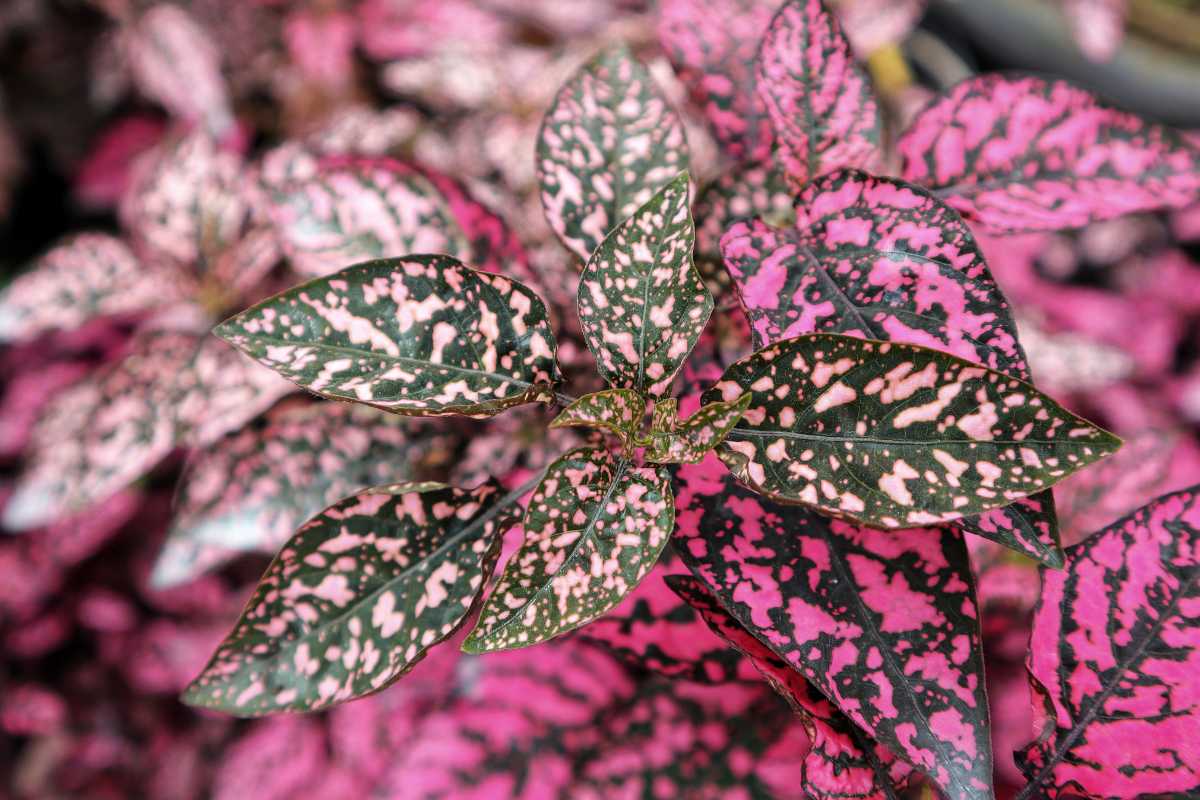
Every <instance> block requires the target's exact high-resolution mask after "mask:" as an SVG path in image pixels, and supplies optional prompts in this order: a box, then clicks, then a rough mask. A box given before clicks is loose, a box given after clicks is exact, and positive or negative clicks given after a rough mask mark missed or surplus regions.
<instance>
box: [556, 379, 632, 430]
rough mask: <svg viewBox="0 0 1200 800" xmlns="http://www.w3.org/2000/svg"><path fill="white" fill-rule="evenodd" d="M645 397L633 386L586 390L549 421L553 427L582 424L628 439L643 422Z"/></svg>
mask: <svg viewBox="0 0 1200 800" xmlns="http://www.w3.org/2000/svg"><path fill="white" fill-rule="evenodd" d="M645 415H646V400H645V398H644V397H642V396H641V395H640V394H638V393H637V392H635V391H634V390H632V389H605V390H604V391H600V392H593V393H592V394H585V395H584V396H583V397H581V398H579V399H578V400H576V401H575V402H573V403H571V405H569V406H567V407H566V408H564V409H563V410H562V413H561V414H559V415H558V416H557V417H555V418H554V421H553V422H551V423H550V427H551V428H564V427H568V426H582V427H585V428H599V429H601V430H606V431H608V432H609V433H612V434H614V435H615V436H619V437H621V440H622V441H624V442H626V443H628V442H629V441H630V439H631V437H633V436H634V435H635V434H636V433H637V432H638V429H639V428H641V426H642V419H643V417H645Z"/></svg>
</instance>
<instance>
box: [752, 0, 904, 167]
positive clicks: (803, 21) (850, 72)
mask: <svg viewBox="0 0 1200 800" xmlns="http://www.w3.org/2000/svg"><path fill="white" fill-rule="evenodd" d="M757 89H758V94H759V97H761V98H762V100H763V103H764V104H765V105H766V107H767V111H768V112H769V113H770V115H771V121H772V122H773V123H774V125H775V135H776V139H777V141H778V144H779V148H780V157H781V158H782V159H783V164H784V166H785V168H786V170H787V173H788V175H789V176H790V177H791V179H792V180H793V181H795V182H796V183H797V184H798V185H803V184H805V183H807V182H808V181H810V180H812V179H813V178H815V177H817V176H818V175H820V174H821V173H823V172H828V171H829V170H832V169H837V168H838V167H865V166H867V165H868V164H870V163H871V162H872V161H873V160H874V159H875V158H877V157H878V153H879V140H880V132H881V128H882V121H881V117H880V113H879V106H878V103H877V102H876V100H875V95H874V93H873V91H872V89H871V85H870V81H869V80H868V78H867V75H866V72H865V71H864V70H863V69H862V67H861V66H859V64H858V62H857V61H855V58H854V53H853V52H852V51H851V49H850V43H849V42H848V41H846V37H845V36H844V35H843V34H842V30H841V26H840V25H838V22H837V20H836V19H834V17H833V15H832V14H830V13H829V12H828V11H827V10H826V9H825V6H824V4H823V3H822V2H821V0H788V2H786V3H785V4H784V5H783V6H782V7H781V8H780V9H779V11H778V13H776V15H775V18H774V19H772V20H771V24H770V25H769V26H768V28H767V33H766V35H765V36H764V37H763V42H762V49H761V50H760V52H759V61H758V82H757Z"/></svg>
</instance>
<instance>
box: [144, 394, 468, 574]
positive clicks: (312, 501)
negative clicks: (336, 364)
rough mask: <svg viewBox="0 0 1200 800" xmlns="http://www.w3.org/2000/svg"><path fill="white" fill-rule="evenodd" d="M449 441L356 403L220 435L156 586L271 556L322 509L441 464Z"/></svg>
mask: <svg viewBox="0 0 1200 800" xmlns="http://www.w3.org/2000/svg"><path fill="white" fill-rule="evenodd" d="M453 442H454V439H453V437H452V436H450V435H449V434H447V433H444V432H441V431H439V430H438V429H437V428H435V427H433V426H431V425H425V424H421V425H415V424H414V423H406V424H404V425H403V427H402V426H401V421H400V420H398V419H396V418H395V417H392V416H388V415H384V414H382V413H381V412H379V411H376V410H374V409H370V408H364V407H362V406H351V405H344V404H340V403H320V404H318V405H316V406H304V407H300V408H291V409H280V410H279V412H278V413H276V414H273V415H272V416H271V417H270V418H269V421H268V423H267V425H266V426H265V427H263V428H262V429H260V430H255V429H248V430H244V431H241V432H240V433H238V434H237V435H236V436H232V437H227V438H225V439H222V440H220V441H218V442H216V443H215V444H213V445H212V446H211V447H209V448H208V449H207V450H204V451H201V452H200V453H199V455H197V456H196V457H195V459H194V460H192V461H191V463H190V464H189V465H188V469H187V470H186V472H185V473H184V477H183V479H182V480H181V483H180V487H179V491H178V496H177V499H176V504H175V514H174V517H173V519H172V521H171V527H170V528H169V530H168V532H167V539H166V542H165V543H164V544H163V549H162V552H161V553H160V554H159V556H158V560H157V562H156V563H155V566H154V572H153V578H152V580H153V583H154V585H156V586H158V587H163V588H165V587H169V586H175V585H178V584H181V583H185V582H187V581H189V580H192V579H194V578H196V577H199V576H200V575H202V574H204V573H205V572H208V571H210V570H212V569H215V568H217V567H220V566H221V565H223V564H225V563H227V562H229V561H230V560H232V559H234V558H236V557H237V556H239V555H241V554H243V553H248V552H258V553H270V554H273V553H275V552H276V551H277V550H278V549H279V548H280V547H282V546H283V544H284V543H285V542H286V541H287V539H288V537H289V536H291V535H292V533H294V532H295V530H296V528H297V527H299V526H300V524H301V523H303V522H304V521H305V520H307V519H308V518H309V517H311V516H312V515H313V514H316V513H317V512H318V511H320V510H321V509H322V508H325V507H326V506H328V505H330V504H331V503H334V502H336V501H337V500H339V499H341V498H343V497H347V496H349V495H351V494H354V493H355V492H358V491H361V490H363V489H366V488H368V487H370V486H377V485H380V484H386V483H391V482H396V481H401V480H408V479H415V478H419V477H423V476H425V474H426V471H427V470H428V469H430V468H432V467H436V466H441V467H444V466H446V465H447V464H448V462H449V461H450V459H451V455H452V453H453Z"/></svg>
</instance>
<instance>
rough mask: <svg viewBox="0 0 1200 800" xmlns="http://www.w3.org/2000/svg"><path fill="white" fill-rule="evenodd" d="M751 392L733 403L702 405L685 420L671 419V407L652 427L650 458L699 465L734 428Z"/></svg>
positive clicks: (655, 460) (663, 461)
mask: <svg viewBox="0 0 1200 800" xmlns="http://www.w3.org/2000/svg"><path fill="white" fill-rule="evenodd" d="M752 399H753V398H751V396H750V395H748V394H744V395H742V396H741V397H739V398H737V399H736V400H733V401H730V402H724V401H718V402H715V403H709V404H707V405H705V406H701V407H700V408H699V409H697V410H696V413H694V414H692V415H691V416H690V417H688V418H687V419H684V420H677V419H674V418H670V419H669V420H668V419H667V413H668V410H664V411H663V413H662V414H661V415H659V414H658V412H659V408H658V407H656V408H655V412H656V418H655V421H654V424H653V426H652V427H651V429H650V436H649V439H650V442H649V444H648V445H647V446H646V460H647V461H650V462H652V463H655V464H695V463H696V462H698V461H701V460H702V459H703V458H704V455H705V453H707V452H708V451H709V450H713V449H714V448H716V447H717V445H719V444H721V442H723V441H725V437H726V436H728V435H729V432H730V431H731V430H733V426H734V425H736V424H737V423H738V421H739V420H741V418H742V415H743V414H745V413H746V409H747V408H749V407H750V401H751V400H752Z"/></svg>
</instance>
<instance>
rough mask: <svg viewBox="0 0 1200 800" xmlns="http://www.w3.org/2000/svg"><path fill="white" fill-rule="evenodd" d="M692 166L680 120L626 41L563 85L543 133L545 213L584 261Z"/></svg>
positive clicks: (539, 164)
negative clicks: (665, 184) (613, 231)
mask: <svg viewBox="0 0 1200 800" xmlns="http://www.w3.org/2000/svg"><path fill="white" fill-rule="evenodd" d="M687 165H688V155H687V141H686V139H685V138H684V133H683V124H682V123H681V122H680V121H679V117H678V116H676V114H675V112H674V110H673V109H671V107H670V106H669V105H668V104H667V101H666V99H665V98H664V97H663V96H662V93H661V92H660V91H659V89H658V87H657V86H655V85H654V81H653V79H652V78H651V77H650V73H649V72H647V71H646V68H645V67H643V66H642V65H641V64H639V63H638V62H637V61H636V60H635V59H634V58H633V56H632V54H630V52H629V51H628V50H627V49H626V48H624V47H613V48H610V49H608V50H605V51H604V52H602V53H600V54H599V55H598V56H596V58H594V59H593V60H592V61H591V62H589V63H588V64H587V65H585V66H584V67H583V68H582V69H581V70H580V71H579V72H577V73H576V74H575V76H574V77H572V78H571V80H569V81H567V83H565V84H564V85H563V87H562V89H560V90H559V92H558V96H557V97H556V98H555V100H554V103H553V105H551V106H550V110H549V111H547V112H546V117H545V119H544V120H543V122H542V129H541V132H540V134H539V136H538V146H537V169H538V180H539V181H540V183H541V196H542V206H543V208H545V210H546V219H547V220H549V222H550V227H551V228H553V229H554V232H555V233H557V234H558V236H559V238H561V239H562V240H563V243H564V244H565V245H566V246H567V247H568V248H570V250H572V251H573V252H574V253H575V254H576V255H578V256H579V257H580V258H582V259H584V260H587V258H588V257H589V256H591V254H592V251H594V250H595V249H596V248H597V247H598V246H599V245H600V242H601V241H602V240H603V239H604V237H605V236H606V235H607V234H608V232H609V231H610V230H612V229H613V228H615V227H616V226H617V225H618V224H619V223H620V222H621V221H622V220H623V219H625V218H626V217H628V216H629V215H631V214H633V213H634V212H635V211H637V210H638V208H640V207H641V206H642V205H643V204H644V203H646V201H647V200H649V199H650V197H651V196H652V195H653V194H654V193H655V192H656V191H658V189H659V187H661V186H662V185H663V184H664V183H666V182H667V181H669V180H671V179H672V178H674V177H675V176H676V175H678V174H679V171H680V170H682V169H685V168H686V167H687Z"/></svg>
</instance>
